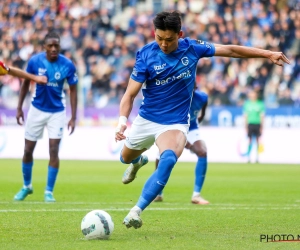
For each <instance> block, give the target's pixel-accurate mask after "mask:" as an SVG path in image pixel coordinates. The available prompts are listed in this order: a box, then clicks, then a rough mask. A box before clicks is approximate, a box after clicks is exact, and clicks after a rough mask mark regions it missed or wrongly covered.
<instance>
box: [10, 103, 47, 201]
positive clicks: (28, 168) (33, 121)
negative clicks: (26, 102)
mask: <svg viewBox="0 0 300 250" xmlns="http://www.w3.org/2000/svg"><path fill="white" fill-rule="evenodd" d="M46 120H47V114H43V113H42V112H41V111H40V110H38V109H36V108H35V107H33V106H32V105H31V106H30V109H29V112H28V115H27V119H26V124H25V148H24V155H23V159H22V173H23V187H22V188H21V190H20V191H19V192H18V193H17V194H16V195H15V196H14V200H16V201H22V200H24V199H25V198H26V197H27V196H28V195H29V194H32V193H33V187H32V181H31V179H32V167H33V151H34V149H35V146H36V142H37V140H38V139H40V138H42V137H43V132H44V126H45V123H46Z"/></svg>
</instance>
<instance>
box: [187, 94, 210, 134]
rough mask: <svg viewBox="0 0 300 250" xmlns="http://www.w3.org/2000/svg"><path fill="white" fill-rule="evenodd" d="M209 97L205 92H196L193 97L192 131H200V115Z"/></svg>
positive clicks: (191, 112) (191, 111) (191, 109)
mask: <svg viewBox="0 0 300 250" xmlns="http://www.w3.org/2000/svg"><path fill="white" fill-rule="evenodd" d="M207 100H208V95H207V94H206V93H204V92H201V91H199V90H196V91H195V92H194V95H193V99H192V104H191V108H190V117H191V122H190V130H189V131H191V130H194V129H198V127H199V126H198V119H197V118H198V113H199V111H200V110H201V109H202V108H203V106H204V104H205V103H207Z"/></svg>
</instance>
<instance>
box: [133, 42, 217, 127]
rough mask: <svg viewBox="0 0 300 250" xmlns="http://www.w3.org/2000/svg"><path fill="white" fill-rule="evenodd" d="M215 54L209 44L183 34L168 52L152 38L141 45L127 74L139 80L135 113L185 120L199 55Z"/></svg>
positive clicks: (162, 120) (163, 120)
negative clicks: (139, 95)
mask: <svg viewBox="0 0 300 250" xmlns="http://www.w3.org/2000/svg"><path fill="white" fill-rule="evenodd" d="M214 54H215V47H214V45H213V44H210V43H207V42H204V41H200V40H192V39H190V38H184V39H179V40H178V48H177V49H176V50H175V51H173V52H172V53H170V54H165V53H163V52H162V51H161V49H160V48H159V46H158V44H157V43H156V42H152V43H149V44H147V45H146V46H144V47H143V48H141V49H140V50H139V51H138V52H137V55H136V63H135V66H134V68H133V71H132V74H131V78H132V79H133V80H135V81H137V82H140V83H144V84H143V88H142V91H143V96H144V99H143V102H142V104H141V107H140V110H139V115H140V116H141V117H143V118H145V119H147V120H149V121H153V122H156V123H159V124H166V125H168V124H189V109H190V105H191V98H192V95H193V90H194V85H195V72H196V66H197V63H198V60H199V59H200V58H201V57H210V56H213V55H214Z"/></svg>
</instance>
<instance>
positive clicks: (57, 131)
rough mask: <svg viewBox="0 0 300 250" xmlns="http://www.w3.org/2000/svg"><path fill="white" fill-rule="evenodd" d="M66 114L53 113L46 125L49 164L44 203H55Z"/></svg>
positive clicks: (62, 112)
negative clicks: (54, 192)
mask: <svg viewBox="0 0 300 250" xmlns="http://www.w3.org/2000/svg"><path fill="white" fill-rule="evenodd" d="M65 118H66V112H65V111H61V112H57V113H53V114H52V115H51V116H50V118H49V120H48V123H47V128H48V134H49V156H50V159H49V164H48V175H47V185H46V188H45V194H44V200H45V202H55V198H54V197H53V190H54V186H55V182H56V179H57V175H58V171H59V157H58V152H59V144H60V141H61V138H62V137H63V131H64V125H65Z"/></svg>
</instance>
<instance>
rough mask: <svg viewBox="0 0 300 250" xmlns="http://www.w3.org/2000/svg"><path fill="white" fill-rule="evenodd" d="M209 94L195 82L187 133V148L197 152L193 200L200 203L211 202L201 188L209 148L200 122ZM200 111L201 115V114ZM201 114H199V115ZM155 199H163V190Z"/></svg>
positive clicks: (156, 163)
mask: <svg viewBox="0 0 300 250" xmlns="http://www.w3.org/2000/svg"><path fill="white" fill-rule="evenodd" d="M207 100H208V95H207V94H206V93H204V92H201V91H199V90H197V85H196V84H195V91H194V94H193V99H192V104H191V108H190V128H189V132H188V134H187V143H186V146H185V148H187V149H189V150H190V151H191V152H192V153H194V154H196V155H197V157H198V161H197V164H196V168H195V185H194V192H193V194H192V200H191V202H192V203H193V204H198V205H207V204H209V202H208V201H207V200H205V199H203V198H202V197H201V196H200V192H201V189H202V187H203V184H204V180H205V175H206V170H207V148H206V144H205V142H204V141H203V140H201V138H200V133H199V124H200V123H201V122H202V120H203V118H204V116H205V111H206V107H207ZM200 111H201V113H200ZM199 113H200V115H199ZM198 115H199V116H198ZM158 164H159V154H158V156H157V159H156V161H155V168H156V169H157V167H158ZM154 201H156V202H159V201H163V195H162V191H161V193H159V194H158V195H157V196H156V198H155V199H154Z"/></svg>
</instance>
